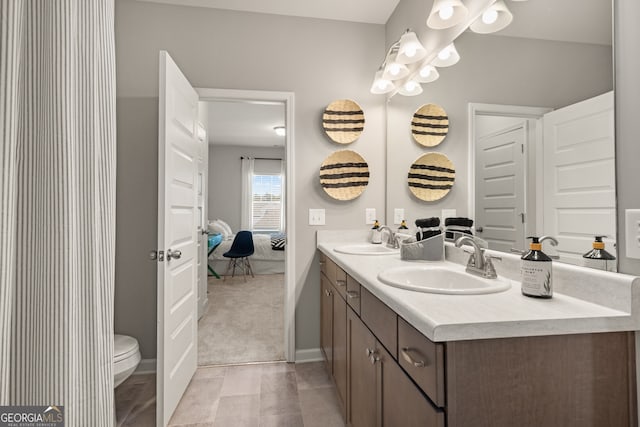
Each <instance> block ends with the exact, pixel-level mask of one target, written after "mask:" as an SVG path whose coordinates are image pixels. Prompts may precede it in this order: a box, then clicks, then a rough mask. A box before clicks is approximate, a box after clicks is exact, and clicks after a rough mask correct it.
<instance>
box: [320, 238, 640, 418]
mask: <svg viewBox="0 0 640 427" xmlns="http://www.w3.org/2000/svg"><path fill="white" fill-rule="evenodd" d="M317 239H318V240H317V246H318V249H319V251H320V255H319V256H320V263H321V298H322V299H321V345H322V351H323V354H324V356H325V362H326V367H327V370H328V372H329V373H330V374H331V375H332V377H333V379H334V381H335V384H336V388H337V392H338V397H339V400H340V402H341V404H342V408H343V416H344V418H345V420H346V422H347V424H348V425H352V426H354V427H360V426H362V427H369V426H403V427H404V426H422V427H425V426H438V427H444V426H448V427H461V426H473V427H482V426H486V427H489V426H491V427H496V426H498V427H499V426H509V427H510V426H514V425H517V426H531V427H534V426H536V427H537V426H545V427H546V426H563V427H565V426H632V425H633V426H635V425H637V408H636V406H637V405H636V371H635V366H636V359H635V334H634V332H633V331H635V330H638V329H640V328H639V325H640V317H639V316H638V312H637V310H638V300H637V298H638V295H637V294H638V289H637V288H638V287H639V286H640V279H637V278H634V277H631V276H625V275H620V274H613V273H606V272H600V271H593V270H587V269H584V268H580V267H574V266H569V265H555V266H554V280H555V283H554V285H555V293H554V298H553V299H551V300H539V299H532V298H527V297H525V296H523V295H521V293H520V284H519V281H518V280H517V274H518V270H517V266H518V265H519V259H518V257H516V256H511V255H505V254H502V257H503V259H502V261H501V262H498V263H497V265H496V270H497V272H498V275H499V276H501V277H502V278H503V279H504V280H509V281H511V287H510V288H509V289H508V290H505V291H502V292H495V293H489V294H480V295H442V294H434V293H425V292H418V291H415V290H407V289H401V288H398V287H392V286H389V285H386V284H384V283H382V282H381V281H380V280H378V278H377V277H378V274H379V273H381V272H383V271H385V270H389V269H392V268H397V267H399V266H403V265H407V264H410V265H415V264H421V265H428V263H426V262H416V261H412V262H408V261H402V260H401V259H400V255H399V254H398V253H392V254H385V255H380V254H369V255H353V254H345V253H340V252H338V251H336V248H340V247H343V246H344V245H345V244H356V243H358V244H362V243H365V242H366V235H365V234H362V233H359V232H354V233H345V232H344V231H341V232H331V231H320V232H318V236H317ZM446 253H447V261H448V262H451V263H452V269H455V268H457V267H459V264H461V263H464V262H466V258H467V257H468V255H467V254H465V253H464V252H462V250H461V249H458V248H454V247H452V246H449V245H447V247H446ZM453 264H456V265H453Z"/></svg>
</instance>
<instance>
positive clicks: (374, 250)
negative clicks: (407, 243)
mask: <svg viewBox="0 0 640 427" xmlns="http://www.w3.org/2000/svg"><path fill="white" fill-rule="evenodd" d="M333 250H334V251H336V252H339V253H341V254H351V255H393V254H397V253H399V252H400V249H392V248H388V247H387V246H386V245H384V244H380V245H374V244H373V243H360V244H354V245H344V246H338V247H337V248H334V249H333Z"/></svg>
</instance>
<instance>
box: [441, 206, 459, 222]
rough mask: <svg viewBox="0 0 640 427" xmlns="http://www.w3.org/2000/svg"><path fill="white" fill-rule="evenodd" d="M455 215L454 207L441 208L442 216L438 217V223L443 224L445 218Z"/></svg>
mask: <svg viewBox="0 0 640 427" xmlns="http://www.w3.org/2000/svg"><path fill="white" fill-rule="evenodd" d="M455 217H456V210H455V209H442V218H440V219H441V220H442V221H441V222H440V224H442V225H443V226H444V220H445V219H447V218H455Z"/></svg>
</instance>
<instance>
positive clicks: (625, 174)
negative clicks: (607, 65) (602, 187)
mask: <svg viewBox="0 0 640 427" xmlns="http://www.w3.org/2000/svg"><path fill="white" fill-rule="evenodd" d="M614 4H615V9H616V10H615V18H616V21H615V23H616V25H615V29H614V46H615V57H616V187H617V192H618V194H617V196H618V257H619V260H620V261H619V266H618V270H619V271H620V272H622V273H629V274H635V275H640V260H637V259H631V258H627V257H626V249H625V245H626V241H627V239H626V236H625V235H624V234H625V233H624V231H625V228H624V215H625V213H624V211H625V209H640V190H638V178H639V174H638V162H640V143H638V135H640V121H639V120H638V112H640V82H639V81H638V76H640V51H639V50H638V40H640V26H638V22H639V21H640V2H637V1H634V0H618V1H616V2H615V3H614Z"/></svg>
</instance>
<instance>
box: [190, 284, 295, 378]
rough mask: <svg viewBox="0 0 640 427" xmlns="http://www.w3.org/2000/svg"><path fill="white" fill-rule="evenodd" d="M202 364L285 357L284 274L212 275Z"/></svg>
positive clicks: (201, 325)
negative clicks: (243, 276)
mask: <svg viewBox="0 0 640 427" xmlns="http://www.w3.org/2000/svg"><path fill="white" fill-rule="evenodd" d="M208 288H209V308H208V310H207V313H206V314H205V315H204V316H202V319H200V321H199V322H198V365H200V366H205V365H221V364H233V363H244V362H267V361H274V360H284V274H270V275H259V276H258V275H256V277H255V278H251V277H250V276H249V277H247V282H246V283H245V282H244V280H243V278H242V276H240V277H234V278H233V279H232V278H227V280H224V281H223V280H222V279H215V278H213V277H211V278H209V283H208Z"/></svg>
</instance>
